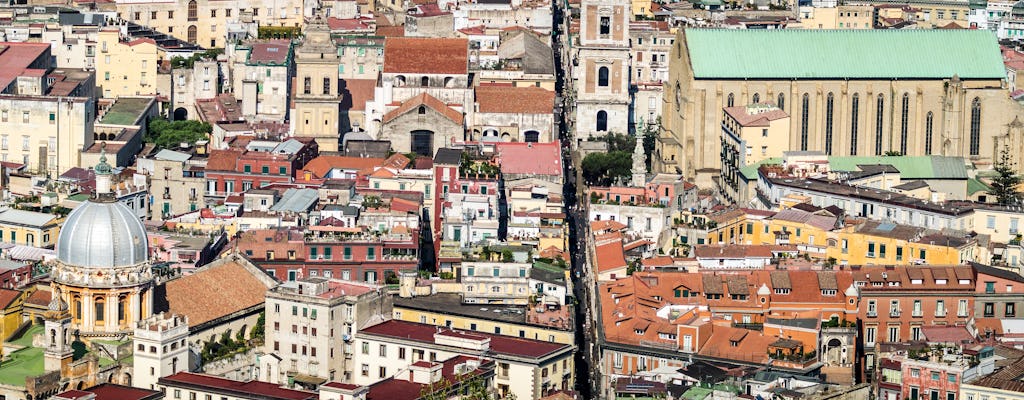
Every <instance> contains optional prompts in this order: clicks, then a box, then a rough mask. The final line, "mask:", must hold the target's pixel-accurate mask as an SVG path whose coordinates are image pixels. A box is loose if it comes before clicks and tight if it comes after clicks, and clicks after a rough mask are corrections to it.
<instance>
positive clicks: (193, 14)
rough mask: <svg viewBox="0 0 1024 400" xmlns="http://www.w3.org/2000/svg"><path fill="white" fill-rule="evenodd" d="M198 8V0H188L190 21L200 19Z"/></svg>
mask: <svg viewBox="0 0 1024 400" xmlns="http://www.w3.org/2000/svg"><path fill="white" fill-rule="evenodd" d="M198 8H199V7H198V6H197V5H196V0H190V1H189V2H188V20H189V21H195V20H197V19H199V11H198Z"/></svg>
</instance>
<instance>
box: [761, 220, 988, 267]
mask: <svg viewBox="0 0 1024 400" xmlns="http://www.w3.org/2000/svg"><path fill="white" fill-rule="evenodd" d="M840 223H841V222H840V221H839V220H837V219H836V218H835V217H831V216H828V215H827V212H817V213H811V212H807V211H803V210H796V209H790V210H783V211H780V212H779V213H777V214H776V215H775V216H774V217H772V218H770V219H762V220H748V221H745V222H744V225H745V226H744V234H745V236H744V239H745V240H744V241H743V242H745V243H747V244H793V245H797V246H798V248H800V249H801V250H802V251H806V252H807V253H809V254H810V255H811V256H812V257H814V258H819V259H825V260H827V259H835V262H836V263H837V264H840V265H908V264H925V265H959V264H963V263H964V262H967V261H975V260H974V258H975V250H976V249H975V247H976V246H977V241H976V240H974V239H967V238H957V237H952V236H946V235H942V234H939V233H937V232H933V231H929V230H927V229H924V228H918V227H913V226H909V225H896V224H892V223H886V222H878V221H869V220H861V221H858V222H857V223H854V224H850V225H846V226H839V224H840ZM832 226H834V227H835V228H831V227H832Z"/></svg>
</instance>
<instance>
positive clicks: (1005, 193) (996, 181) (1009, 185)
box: [988, 146, 1021, 206]
mask: <svg viewBox="0 0 1024 400" xmlns="http://www.w3.org/2000/svg"><path fill="white" fill-rule="evenodd" d="M1016 166H1017V163H1016V162H1014V161H1013V156H1012V155H1011V154H1010V148H1009V147H1008V146H1003V150H1002V151H1000V152H999V159H998V160H996V163H995V165H993V167H992V169H994V170H995V171H996V174H997V175H996V177H995V178H992V185H991V186H992V190H991V191H989V192H988V193H989V194H991V195H993V196H996V200H997V201H998V202H999V204H1001V205H1004V206H1007V205H1018V204H1020V203H1021V193H1020V191H1019V190H1018V186H1020V182H1021V178H1020V176H1018V175H1017V171H1016V168H1015V167H1016Z"/></svg>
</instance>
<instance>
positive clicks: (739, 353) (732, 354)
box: [698, 325, 778, 363]
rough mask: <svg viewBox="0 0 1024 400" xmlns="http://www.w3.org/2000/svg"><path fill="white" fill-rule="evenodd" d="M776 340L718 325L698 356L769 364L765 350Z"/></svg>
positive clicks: (758, 333) (756, 333)
mask: <svg viewBox="0 0 1024 400" xmlns="http://www.w3.org/2000/svg"><path fill="white" fill-rule="evenodd" d="M776 340H778V338H776V337H774V336H764V335H762V334H761V332H757V331H748V330H746V329H740V328H733V327H729V326H722V325H716V326H715V327H714V329H713V330H712V333H711V337H710V338H708V341H707V342H706V343H704V346H702V347H701V349H700V351H699V352H698V354H700V355H703V356H708V357H715V358H723V359H726V360H740V361H747V362H753V363H767V362H768V354H767V353H766V352H765V349H767V348H768V345H770V344H772V343H773V342H775V341H776Z"/></svg>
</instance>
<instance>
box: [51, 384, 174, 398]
mask: <svg viewBox="0 0 1024 400" xmlns="http://www.w3.org/2000/svg"><path fill="white" fill-rule="evenodd" d="M84 392H88V393H91V394H95V395H96V398H95V399H94V400H155V399H162V398H164V394H163V393H162V392H158V391H156V390H147V389H139V388H135V387H131V386H122V385H115V384H113V383H101V384H99V385H97V386H93V387H91V388H88V389H85V390H84ZM59 396H63V397H67V396H64V395H63V394H61V395H59Z"/></svg>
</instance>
